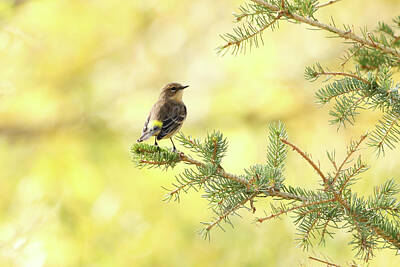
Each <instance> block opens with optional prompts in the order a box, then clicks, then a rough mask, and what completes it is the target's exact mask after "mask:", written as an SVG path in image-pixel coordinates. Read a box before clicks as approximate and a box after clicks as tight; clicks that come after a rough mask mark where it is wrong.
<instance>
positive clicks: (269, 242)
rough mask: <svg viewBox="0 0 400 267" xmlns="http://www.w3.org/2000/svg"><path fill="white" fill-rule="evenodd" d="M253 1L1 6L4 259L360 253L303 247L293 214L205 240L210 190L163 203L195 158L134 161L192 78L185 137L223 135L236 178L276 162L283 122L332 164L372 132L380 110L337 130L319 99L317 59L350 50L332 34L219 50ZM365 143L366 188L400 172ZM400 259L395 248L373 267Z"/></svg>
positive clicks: (270, 259) (274, 262)
mask: <svg viewBox="0 0 400 267" xmlns="http://www.w3.org/2000/svg"><path fill="white" fill-rule="evenodd" d="M241 3H243V2H242V1H239V0H236V1H211V0H205V1H177V0H169V1H155V0H148V1H123V0H25V1H24V0H2V1H0V179H1V180H0V266H29V267H31V266H32V267H36V266H37V267H39V266H289V264H292V265H293V264H294V265H298V266H320V265H318V264H317V263H315V262H310V261H309V260H308V259H307V258H308V256H310V255H321V254H322V255H326V256H329V257H330V258H331V259H333V260H334V261H335V262H336V263H340V264H345V263H346V262H350V260H352V255H353V253H352V251H351V247H350V246H347V242H349V240H350V236H349V235H350V234H346V233H340V234H337V235H336V236H335V238H334V239H332V240H329V241H328V242H327V245H326V247H315V248H313V250H310V251H302V250H301V249H299V248H297V247H296V246H295V238H296V235H295V231H294V227H293V225H292V223H291V222H290V220H291V218H290V217H282V219H281V220H275V221H268V222H266V223H265V224H261V225H256V224H254V223H253V221H254V220H253V218H254V217H253V216H252V215H248V214H247V213H244V214H243V215H244V216H243V219H240V218H237V219H235V225H236V228H235V229H231V228H226V232H222V231H219V230H217V231H214V232H213V234H212V238H211V242H208V241H205V240H203V239H202V238H201V236H199V235H198V234H197V233H196V231H197V230H199V229H200V228H201V225H200V223H199V222H201V221H203V220H207V219H208V218H209V217H210V215H211V211H208V210H207V206H206V203H205V202H204V201H202V199H201V192H199V193H192V194H190V195H185V196H183V197H182V198H181V202H180V203H177V202H171V203H165V202H163V201H162V199H163V195H164V194H165V190H164V189H163V188H162V186H164V187H168V186H169V185H170V184H171V183H173V181H174V174H176V173H178V172H179V170H180V169H181V166H177V167H176V168H175V169H174V170H173V171H172V172H168V173H165V172H162V171H160V170H144V169H138V168H136V167H135V165H134V164H133V163H132V162H131V159H130V155H129V148H130V146H131V145H132V144H133V143H135V142H136V139H137V138H138V137H139V135H140V131H141V129H142V126H143V123H144V120H145V118H146V116H147V113H148V111H149V110H150V108H151V105H152V104H153V102H154V101H155V100H156V99H157V97H158V94H159V92H160V91H159V90H160V88H161V87H162V86H163V85H164V84H166V83H168V82H173V81H175V82H181V83H183V84H189V85H190V87H189V88H188V90H187V91H186V92H185V95H184V102H185V103H186V105H187V106H188V117H187V121H186V122H185V124H184V126H183V128H182V130H183V132H184V133H185V134H187V135H192V136H195V137H204V136H205V135H206V134H207V133H208V132H211V131H213V130H214V129H215V130H219V131H221V132H222V133H224V135H225V136H226V137H227V139H228V141H229V149H228V155H227V157H226V160H225V161H224V162H223V166H224V168H225V169H226V170H227V171H229V172H232V173H237V174H240V173H241V172H242V170H243V169H244V168H246V167H248V166H249V165H251V164H255V163H262V162H265V160H266V150H265V148H266V144H267V127H268V124H269V123H270V122H271V121H274V120H282V121H283V122H285V123H286V124H287V126H288V132H289V138H290V140H292V141H293V142H294V143H296V144H297V145H299V146H300V147H302V148H303V149H304V150H306V151H307V152H309V153H312V155H313V158H314V159H321V161H320V163H321V166H322V168H328V167H329V163H328V161H327V158H326V156H325V155H326V154H325V151H326V150H333V149H334V148H336V149H337V154H338V158H339V157H340V156H343V155H344V153H345V145H346V144H347V143H349V141H350V140H351V138H357V137H358V136H359V135H360V134H362V133H365V132H366V131H368V130H371V129H372V128H373V126H374V125H375V123H376V122H377V120H378V119H379V115H380V114H377V113H372V112H368V113H364V114H361V116H360V124H358V125H359V126H358V127H356V128H353V127H350V128H347V129H340V130H339V131H337V129H336V126H331V125H329V123H328V121H329V119H330V118H329V115H328V110H327V109H321V108H319V107H318V105H317V104H315V98H314V96H313V95H314V92H315V91H316V90H317V89H318V88H319V86H321V84H322V83H312V84H311V83H308V82H306V81H305V80H304V78H303V73H304V68H305V66H307V65H310V64H312V63H314V62H316V61H319V62H321V63H322V64H324V65H329V64H331V65H332V66H336V65H337V64H338V61H337V58H338V57H340V56H341V55H342V52H343V49H344V47H345V44H344V43H343V42H342V40H339V39H328V38H325V37H326V36H327V33H324V32H321V31H309V30H307V28H306V27H305V26H299V25H294V24H289V25H281V28H280V30H279V31H277V32H271V31H268V32H266V33H265V34H264V41H265V46H264V47H261V48H259V49H254V50H253V51H251V52H248V53H246V54H245V55H238V56H235V57H234V56H230V55H226V56H225V57H220V56H218V55H217V54H216V51H215V48H216V47H217V46H218V45H220V44H221V43H222V41H221V40H220V39H219V37H218V35H219V34H221V33H225V32H229V31H231V29H232V26H233V24H232V19H233V17H232V15H231V14H232V12H233V11H235V9H236V8H237V7H238V5H239V4H241ZM399 11H400V6H399V4H398V1H396V0H391V1H390V0H385V1H372V0H353V1H348V0H343V1H340V2H338V3H337V4H335V5H332V6H331V7H329V8H328V7H327V8H325V9H324V10H321V11H320V12H319V16H320V17H318V19H320V20H321V21H329V19H330V16H333V17H334V18H335V21H336V22H337V23H338V24H342V23H345V24H354V25H355V27H357V26H369V27H371V28H372V27H373V26H375V24H376V22H377V21H378V20H385V19H386V20H387V21H388V22H390V20H391V18H392V17H394V16H395V15H398V13H399ZM396 12H397V13H396ZM150 142H152V141H150ZM160 145H161V146H165V147H168V148H169V147H171V144H170V142H169V141H168V140H167V141H161V142H160ZM178 149H182V150H183V148H179V147H178ZM364 153H365V155H366V159H367V161H368V162H369V164H370V165H371V166H372V168H371V170H370V171H368V172H367V173H366V174H365V175H363V179H362V180H361V181H360V183H359V185H358V187H357V190H359V192H360V194H371V193H372V190H373V186H375V185H378V184H381V183H382V182H383V181H385V180H386V179H388V178H395V179H399V178H400V169H399V160H398V159H399V158H400V152H399V150H398V149H397V150H395V151H389V150H388V151H387V153H386V157H384V158H380V159H376V157H375V154H374V152H373V151H372V150H368V149H366V150H365V152H364ZM287 166H288V167H287V169H286V176H287V177H288V180H287V181H286V183H287V184H292V185H298V184H303V185H306V186H307V187H309V188H316V187H317V186H318V184H317V183H318V177H317V176H316V175H315V173H314V172H313V170H312V169H311V168H309V167H308V166H306V165H305V164H304V163H303V161H302V160H301V159H299V158H298V157H297V155H295V154H293V153H292V154H289V161H288V163H287ZM259 206H260V205H259ZM265 207H268V202H267V201H266V202H265ZM262 214H264V213H263V210H261V209H259V210H257V212H256V214H255V215H254V216H257V215H262ZM396 262H398V259H397V258H396V257H395V256H394V255H393V253H392V252H391V251H382V252H379V254H378V255H377V257H376V258H374V260H373V262H372V265H376V266H397V265H396Z"/></svg>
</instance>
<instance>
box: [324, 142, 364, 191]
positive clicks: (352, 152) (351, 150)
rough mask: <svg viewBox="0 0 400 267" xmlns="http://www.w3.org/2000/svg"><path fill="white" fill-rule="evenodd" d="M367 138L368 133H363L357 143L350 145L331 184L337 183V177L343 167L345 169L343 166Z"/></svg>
mask: <svg viewBox="0 0 400 267" xmlns="http://www.w3.org/2000/svg"><path fill="white" fill-rule="evenodd" d="M365 138H367V135H366V134H365V135H362V136H361V138H360V140H358V141H357V142H356V143H353V144H352V145H350V147H349V149H348V150H347V155H346V157H345V158H344V160H343V162H342V163H341V164H340V166H339V168H338V170H337V171H336V174H335V177H334V178H333V181H332V183H331V184H335V182H336V179H337V178H338V177H339V174H340V172H341V171H342V169H343V166H344V165H345V164H346V163H348V162H349V159H350V157H351V156H352V155H353V154H354V152H356V151H357V150H358V149H359V147H360V145H361V143H362V142H364V140H365ZM345 184H346V183H344V184H343V185H342V188H343V187H344V186H345ZM340 191H342V189H341V190H340Z"/></svg>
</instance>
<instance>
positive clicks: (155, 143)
mask: <svg viewBox="0 0 400 267" xmlns="http://www.w3.org/2000/svg"><path fill="white" fill-rule="evenodd" d="M154 145H155V146H156V147H157V149H158V150H160V147H159V146H158V143H157V136H154Z"/></svg>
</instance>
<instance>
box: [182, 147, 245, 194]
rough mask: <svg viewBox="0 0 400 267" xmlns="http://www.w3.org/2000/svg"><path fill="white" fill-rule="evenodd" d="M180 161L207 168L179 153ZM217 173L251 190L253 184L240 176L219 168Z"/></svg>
mask: <svg viewBox="0 0 400 267" xmlns="http://www.w3.org/2000/svg"><path fill="white" fill-rule="evenodd" d="M179 160H180V161H182V162H186V163H188V164H192V165H196V166H202V167H205V164H204V163H201V162H200V161H197V160H195V159H192V158H189V157H188V156H186V155H185V154H184V153H182V152H180V153H179ZM217 173H218V174H219V175H221V176H222V177H224V178H226V179H228V180H231V181H235V182H237V183H239V184H242V185H244V186H246V187H247V188H249V189H250V188H251V187H252V186H251V184H250V183H249V182H247V181H246V180H244V179H242V178H240V177H239V176H236V175H234V174H231V173H228V172H226V171H225V170H223V169H222V168H218V169H217Z"/></svg>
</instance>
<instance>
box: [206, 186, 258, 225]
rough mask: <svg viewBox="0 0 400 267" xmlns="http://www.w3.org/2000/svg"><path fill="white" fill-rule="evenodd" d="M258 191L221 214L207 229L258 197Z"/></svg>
mask: <svg viewBox="0 0 400 267" xmlns="http://www.w3.org/2000/svg"><path fill="white" fill-rule="evenodd" d="M256 195H257V193H254V194H251V195H250V196H249V197H247V198H245V199H243V200H242V201H241V202H239V203H238V204H236V205H235V206H234V207H232V208H231V209H229V210H227V211H226V212H225V213H224V214H222V215H221V216H219V217H218V218H217V219H216V220H215V221H214V222H213V223H211V224H210V225H209V226H207V227H206V231H207V232H209V231H210V230H211V229H212V228H213V227H214V226H216V225H218V224H219V223H220V222H221V221H222V220H225V219H226V218H227V217H228V216H229V215H230V214H231V213H233V212H235V211H236V210H237V209H238V208H240V207H241V206H243V205H244V204H246V203H247V201H250V200H251V199H253V198H254V197H256Z"/></svg>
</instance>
